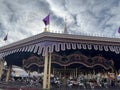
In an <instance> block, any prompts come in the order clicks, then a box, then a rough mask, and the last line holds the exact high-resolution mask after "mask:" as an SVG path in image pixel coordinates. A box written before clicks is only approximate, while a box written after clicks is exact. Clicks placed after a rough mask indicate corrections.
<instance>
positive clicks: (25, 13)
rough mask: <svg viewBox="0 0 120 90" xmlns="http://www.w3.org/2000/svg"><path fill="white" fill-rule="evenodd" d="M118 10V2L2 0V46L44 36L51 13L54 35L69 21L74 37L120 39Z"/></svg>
mask: <svg viewBox="0 0 120 90" xmlns="http://www.w3.org/2000/svg"><path fill="white" fill-rule="evenodd" d="M119 8H120V1H119V0H59V1H58V0H0V38H1V43H2V44H1V46H3V45H5V44H9V43H12V42H14V41H18V40H21V39H24V38H27V37H30V36H32V35H35V34H38V33H41V32H43V29H44V23H43V22H42V19H43V18H44V17H45V16H46V15H47V14H48V13H49V12H50V17H51V18H50V30H51V31H52V32H63V30H64V19H65V17H66V18H67V29H68V32H69V33H71V34H84V35H93V36H104V37H117V38H120V34H119V33H118V32H117V29H118V27H119V26H120V21H119V20H120V9H119ZM7 32H8V35H9V39H8V41H7V42H6V43H4V42H3V40H2V39H3V37H4V36H5V35H6V33H7Z"/></svg>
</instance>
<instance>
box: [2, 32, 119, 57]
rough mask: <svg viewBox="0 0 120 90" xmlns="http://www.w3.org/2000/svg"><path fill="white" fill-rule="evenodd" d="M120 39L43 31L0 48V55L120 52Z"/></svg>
mask: <svg viewBox="0 0 120 90" xmlns="http://www.w3.org/2000/svg"><path fill="white" fill-rule="evenodd" d="M119 42H120V40H119V39H108V38H103V37H101V38H98V37H88V36H76V35H66V34H55V33H41V34H39V35H36V36H33V37H30V38H28V39H25V40H22V41H19V42H16V43H13V44H10V46H9V45H7V46H5V47H1V48H0V57H5V56H7V55H10V54H13V53H16V52H33V53H37V54H38V55H42V56H45V55H46V52H47V50H48V52H50V53H52V52H54V51H56V52H59V51H65V50H68V49H73V50H75V49H88V50H91V49H94V50H99V51H103V50H104V51H111V52H115V53H116V54H119V53H120V43H119Z"/></svg>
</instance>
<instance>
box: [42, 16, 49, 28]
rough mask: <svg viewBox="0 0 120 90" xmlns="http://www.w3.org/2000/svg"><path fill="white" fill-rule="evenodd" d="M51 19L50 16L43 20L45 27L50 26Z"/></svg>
mask: <svg viewBox="0 0 120 90" xmlns="http://www.w3.org/2000/svg"><path fill="white" fill-rule="evenodd" d="M49 17H50V15H48V16H46V17H45V18H44V19H43V22H44V24H45V26H47V25H49Z"/></svg>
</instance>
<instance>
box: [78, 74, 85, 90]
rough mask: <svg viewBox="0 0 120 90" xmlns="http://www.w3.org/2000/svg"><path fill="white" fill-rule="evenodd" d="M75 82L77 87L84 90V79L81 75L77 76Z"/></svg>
mask: <svg viewBox="0 0 120 90" xmlns="http://www.w3.org/2000/svg"><path fill="white" fill-rule="evenodd" d="M77 81H78V85H79V86H82V87H83V88H84V89H85V88H86V86H85V78H84V76H83V75H79V77H78V79H77Z"/></svg>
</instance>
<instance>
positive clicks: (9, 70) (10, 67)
mask: <svg viewBox="0 0 120 90" xmlns="http://www.w3.org/2000/svg"><path fill="white" fill-rule="evenodd" d="M11 69H12V65H9V66H8V70H7V76H6V82H8V81H9V78H10V74H11Z"/></svg>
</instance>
